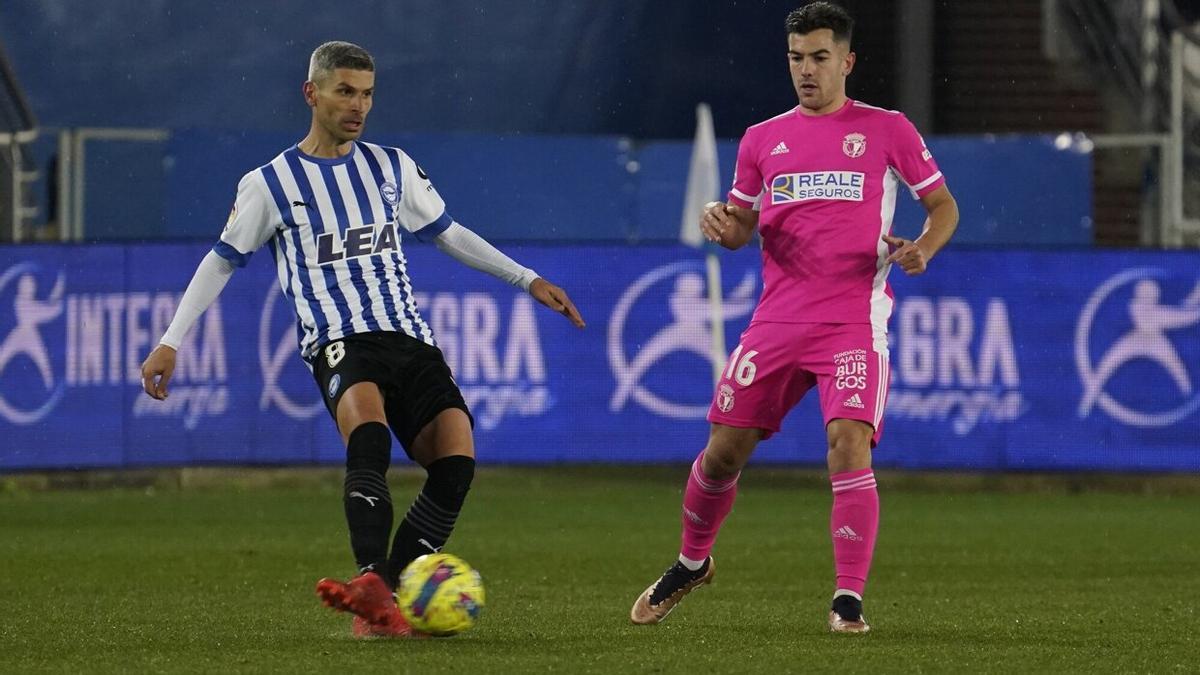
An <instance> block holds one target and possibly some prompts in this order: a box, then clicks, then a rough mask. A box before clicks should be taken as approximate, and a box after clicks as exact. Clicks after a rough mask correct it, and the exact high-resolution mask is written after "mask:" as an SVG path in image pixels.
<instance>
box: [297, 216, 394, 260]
mask: <svg viewBox="0 0 1200 675" xmlns="http://www.w3.org/2000/svg"><path fill="white" fill-rule="evenodd" d="M399 243H400V240H399V238H398V237H397V236H396V226H395V225H393V224H392V223H386V224H384V225H383V227H380V228H379V229H375V226H374V225H363V226H362V227H348V228H346V231H345V232H344V233H342V235H341V237H338V235H337V234H334V233H329V234H322V235H321V236H319V237H317V264H318V265H328V264H329V263H333V262H337V261H339V260H350V259H351V258H361V257H362V256H367V255H376V254H379V253H384V252H386V251H395V250H396V249H398V248H400V245H399Z"/></svg>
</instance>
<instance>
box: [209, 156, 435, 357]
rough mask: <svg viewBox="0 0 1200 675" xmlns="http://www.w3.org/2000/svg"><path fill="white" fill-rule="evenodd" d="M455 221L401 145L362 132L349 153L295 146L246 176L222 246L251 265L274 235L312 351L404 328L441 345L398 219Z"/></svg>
mask: <svg viewBox="0 0 1200 675" xmlns="http://www.w3.org/2000/svg"><path fill="white" fill-rule="evenodd" d="M451 222H452V221H451V218H450V216H449V215H447V214H446V205H445V202H443V201H442V198H441V196H440V195H438V193H437V190H435V189H434V188H433V185H432V184H431V183H430V182H429V178H428V177H427V176H426V175H425V173H424V172H423V171H422V170H421V169H420V167H418V166H417V164H416V162H414V161H413V160H412V158H410V157H409V156H408V155H406V154H405V153H404V152H403V151H402V150H400V149H398V148H389V147H384V146H380V145H374V144H372V143H363V142H355V143H354V145H353V147H352V148H351V151H350V152H349V153H348V154H347V155H346V156H344V157H338V158H336V159H325V158H321V157H311V156H309V155H306V154H304V153H303V152H301V151H300V150H299V148H297V147H296V146H292V147H291V148H288V149H287V150H285V151H284V152H283V153H281V154H280V155H279V156H278V157H276V158H275V159H273V160H271V162H270V163H268V164H266V165H264V166H261V167H259V168H257V169H255V170H253V171H251V172H250V173H248V174H246V175H245V176H243V177H242V180H241V182H240V183H238V193H237V201H236V202H235V203H234V208H233V211H232V212H231V213H230V214H229V222H228V223H227V224H226V226H225V230H224V231H223V232H222V233H221V239H220V241H219V242H217V244H216V246H214V247H213V250H214V251H215V252H216V253H217V254H218V255H220V256H221V257H222V258H225V259H226V260H228V261H230V262H232V263H233V264H234V265H237V266H238V267H242V266H244V265H245V264H246V261H247V260H248V259H249V258H250V254H251V253H253V252H254V251H256V250H257V249H258V248H259V247H261V246H262V245H263V244H269V245H270V248H271V255H272V257H273V258H274V261H275V268H276V273H277V274H278V275H279V285H280V287H281V288H282V289H283V293H284V295H286V296H287V297H288V298H289V299H291V301H292V304H293V305H294V307H295V309H296V319H297V334H298V337H299V340H300V353H301V355H303V356H304V357H305V358H311V357H312V356H313V355H314V354H316V352H317V350H318V349H319V348H320V347H321V346H322V345H324V344H325V343H327V342H331V341H333V340H337V339H338V338H342V337H345V336H347V335H354V334H356V333H366V332H371V331H402V332H404V333H407V334H408V335H410V336H412V337H414V338H416V339H418V340H422V341H424V342H426V343H428V344H431V345H432V344H434V339H433V333H432V331H430V329H429V326H428V324H426V323H425V321H423V320H422V319H421V314H420V312H419V311H418V310H417V304H416V301H415V300H414V299H413V290H412V286H411V285H410V283H409V280H408V273H407V272H406V269H405V267H406V265H407V262H406V261H405V259H404V253H403V252H402V251H401V249H400V233H399V232H398V231H397V227H402V228H404V229H405V230H407V231H408V232H411V233H412V234H414V235H416V237H417V238H418V239H421V240H422V241H427V240H431V239H432V238H433V237H436V236H437V235H438V234H441V233H442V232H444V231H445V230H446V228H448V227H449V226H450V223H451Z"/></svg>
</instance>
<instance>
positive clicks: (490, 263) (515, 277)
mask: <svg viewBox="0 0 1200 675" xmlns="http://www.w3.org/2000/svg"><path fill="white" fill-rule="evenodd" d="M434 241H435V242H436V243H437V247H438V248H439V249H441V250H442V251H443V252H444V253H446V254H448V255H450V256H451V257H452V258H454V259H455V260H457V261H459V262H460V263H462V264H464V265H466V266H468V267H471V268H474V269H477V270H479V271H480V272H486V273H488V274H490V275H492V276H494V277H496V278H497V279H500V280H501V281H506V282H508V283H510V284H512V285H513V286H517V287H520V288H521V289H522V290H525V291H528V290H529V285H530V284H532V283H533V280H534V279H537V278H538V275H537V272H534V271H533V270H531V269H529V268H528V267H522V266H521V265H519V264H517V263H516V262H515V261H514V260H513V259H512V258H509V257H508V256H506V255H504V254H503V253H501V252H500V251H499V250H497V249H496V247H495V246H492V245H491V244H489V243H487V241H486V240H485V239H484V238H483V237H481V236H479V235H477V234H475V233H474V232H472V231H470V230H468V229H467V228H465V227H463V226H462V225H459V224H458V223H455V222H451V223H450V225H449V227H447V228H446V229H445V230H444V231H443V232H442V233H441V234H439V235H438V236H437V239H435V240H434Z"/></svg>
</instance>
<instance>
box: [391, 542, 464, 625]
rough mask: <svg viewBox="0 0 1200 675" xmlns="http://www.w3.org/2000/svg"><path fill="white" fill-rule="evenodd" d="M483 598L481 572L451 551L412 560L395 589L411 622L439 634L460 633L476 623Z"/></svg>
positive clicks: (402, 612)
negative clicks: (450, 552)
mask: <svg viewBox="0 0 1200 675" xmlns="http://www.w3.org/2000/svg"><path fill="white" fill-rule="evenodd" d="M484 599H485V598H484V592H483V579H482V578H480V576H479V572H476V571H475V570H474V568H472V567H471V566H470V565H468V564H467V563H466V561H464V560H463V559H462V558H459V557H458V556H455V555H451V554H449V553H432V554H430V555H423V556H421V557H420V558H417V559H416V560H414V561H412V563H410V564H409V565H408V567H406V568H404V572H403V573H401V575H400V586H399V587H398V588H397V589H396V602H397V603H398V604H399V606H400V613H401V614H403V615H404V618H405V619H406V620H407V621H408V623H409V625H411V626H412V627H413V628H415V629H416V630H418V631H421V632H423V633H428V634H430V635H435V636H438V637H445V636H449V635H457V634H458V633H461V632H463V631H465V630H467V629H468V628H470V627H471V626H474V625H475V622H476V621H477V620H478V619H479V613H480V612H481V611H482V610H483V605H484Z"/></svg>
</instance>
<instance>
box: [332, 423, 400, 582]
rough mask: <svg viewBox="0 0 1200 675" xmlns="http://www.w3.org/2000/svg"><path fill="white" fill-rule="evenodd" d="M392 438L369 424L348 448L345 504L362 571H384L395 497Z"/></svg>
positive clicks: (381, 426)
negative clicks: (391, 478)
mask: <svg viewBox="0 0 1200 675" xmlns="http://www.w3.org/2000/svg"><path fill="white" fill-rule="evenodd" d="M391 459H392V435H391V432H390V431H388V428H387V426H386V425H384V424H380V423H379V422H367V423H365V424H361V425H359V426H358V427H356V428H355V429H354V431H352V432H350V442H349V443H348V444H347V446H346V481H345V483H344V484H343V490H342V504H343V505H344V506H345V509H346V524H347V525H349V526H350V548H351V549H353V551H354V560H355V562H356V563H358V567H359V569H360V570H363V569H368V568H369V569H375V570H379V571H383V567H384V562H385V561H386V560H387V543H388V536H389V535H390V534H391V533H392V496H391V494H390V493H389V492H388V486H387V470H388V464H389V463H390V462H391Z"/></svg>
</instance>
